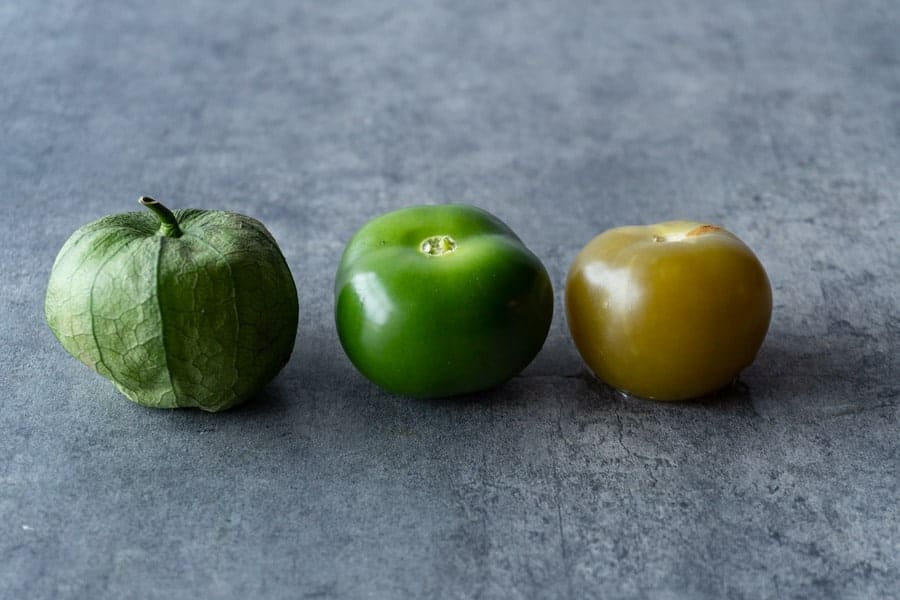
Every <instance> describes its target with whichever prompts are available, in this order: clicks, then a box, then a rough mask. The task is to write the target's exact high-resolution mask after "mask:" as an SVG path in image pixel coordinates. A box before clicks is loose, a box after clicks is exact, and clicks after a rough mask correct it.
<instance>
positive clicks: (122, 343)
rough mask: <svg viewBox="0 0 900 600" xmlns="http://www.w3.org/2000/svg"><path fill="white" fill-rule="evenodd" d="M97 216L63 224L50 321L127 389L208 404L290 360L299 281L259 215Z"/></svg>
mask: <svg viewBox="0 0 900 600" xmlns="http://www.w3.org/2000/svg"><path fill="white" fill-rule="evenodd" d="M140 202H141V204H142V205H143V206H144V207H146V208H147V209H148V210H145V211H142V212H130V213H123V214H118V215H111V216H108V217H104V218H102V219H100V220H99V221H94V222H93V223H89V224H87V225H85V226H84V227H82V228H81V229H79V230H78V231H76V232H75V233H74V234H72V237H70V238H69V240H68V241H67V242H66V243H65V245H64V246H63V248H62V250H60V251H59V255H58V256H57V257H56V262H55V263H54V265H53V270H52V271H51V273H50V283H49V284H48V286H47V298H46V301H45V304H44V312H45V315H46V318H47V323H48V324H49V325H50V329H52V330H53V333H54V334H55V335H56V337H57V338H58V339H59V341H60V343H61V344H62V345H63V347H64V348H65V349H66V350H67V351H68V352H69V353H70V354H72V355H73V356H74V357H75V358H77V359H78V360H80V361H81V362H83V363H84V364H86V365H87V366H89V367H90V368H92V369H94V370H95V371H97V372H98V373H100V374H101V375H103V376H104V377H106V378H107V379H110V380H111V381H112V382H113V383H114V384H115V386H116V387H117V388H118V389H119V391H121V392H122V393H123V394H125V395H126V396H127V397H128V398H129V399H131V400H133V401H134V402H137V403H138V404H142V405H144V406H149V407H154V408H180V407H197V408H201V409H203V410H206V411H210V412H215V411H220V410H224V409H226V408H230V407H231V406H234V405H235V404H238V403H240V402H243V401H244V400H247V399H248V398H249V397H250V396H252V395H253V394H254V393H255V392H256V391H257V390H259V389H260V388H261V387H263V386H264V385H265V384H266V383H267V382H268V381H269V380H270V379H272V377H274V376H275V374H276V373H278V371H279V370H280V369H281V367H282V366H284V364H285V363H286V362H287V360H288V357H290V355H291V350H292V349H293V347H294V337H295V336H296V333H297V315H298V307H297V289H296V288H295V287H294V280H293V278H292V277H291V271H290V269H289V268H288V266H287V263H286V262H285V260H284V256H282V254H281V250H280V249H279V248H278V244H276V243H275V240H274V239H273V238H272V235H271V234H270V233H269V232H268V231H267V230H266V228H265V227H264V226H263V224H262V223H260V222H259V221H257V220H256V219H252V218H250V217H246V216H244V215H239V214H235V213H231V212H225V211H220V210H195V209H186V210H176V211H174V212H173V211H170V210H169V209H167V208H165V207H164V206H163V205H161V204H160V203H159V202H157V201H156V200H153V199H152V198H147V197H143V198H141V199H140Z"/></svg>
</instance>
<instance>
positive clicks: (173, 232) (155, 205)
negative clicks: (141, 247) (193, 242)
mask: <svg viewBox="0 0 900 600" xmlns="http://www.w3.org/2000/svg"><path fill="white" fill-rule="evenodd" d="M138 202H140V203H141V204H143V205H144V206H146V207H147V208H149V209H150V210H151V211H153V214H155V215H156V216H157V218H158V219H159V234H160V235H165V236H168V237H176V238H177V237H181V234H182V231H181V227H179V226H178V219H176V218H175V215H174V214H173V213H172V211H171V210H169V209H168V208H166V207H165V206H163V205H162V204H160V203H159V202H157V201H156V200H154V199H153V198H151V197H149V196H141V197H140V198H138Z"/></svg>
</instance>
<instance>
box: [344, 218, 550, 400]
mask: <svg viewBox="0 0 900 600" xmlns="http://www.w3.org/2000/svg"><path fill="white" fill-rule="evenodd" d="M334 289H335V321H336V324H337V331H338V336H339V338H340V341H341V345H342V346H343V348H344V351H345V352H346V353H347V356H348V357H349V358H350V360H351V361H352V362H353V364H354V365H355V366H356V367H357V368H358V369H359V370H360V372H362V374H363V375H365V376H366V377H368V378H369V379H370V380H372V381H373V382H375V383H376V384H378V385H379V386H381V387H382V388H384V389H385V390H388V391H390V392H394V393H397V394H402V395H407V396H414V397H422V398H427V397H441V396H453V395H457V394H466V393H469V392H475V391H478V390H484V389H486V388H490V387H493V386H496V385H498V384H500V383H503V382H504V381H506V380H507V379H509V378H510V377H512V376H514V375H516V374H517V373H519V372H520V371H521V370H522V369H524V368H525V367H526V366H527V365H528V364H529V363H530V362H531V361H532V359H534V357H535V356H536V355H537V353H538V351H539V350H540V349H541V347H542V346H543V344H544V340H545V339H546V337H547V332H548V330H549V328H550V321H551V319H552V317H553V289H552V286H551V284H550V278H549V276H548V275H547V271H546V269H545V268H544V266H543V265H542V264H541V261H540V260H538V258H537V257H536V256H535V255H534V254H532V252H531V251H529V250H528V248H526V247H525V245H524V244H523V243H522V241H521V240H520V239H519V238H518V237H517V236H516V234H515V233H513V231H512V230H511V229H510V228H509V227H508V226H507V225H506V224H504V223H503V222H502V221H500V219H498V218H497V217H495V216H493V215H491V214H490V213H488V212H486V211H484V210H481V209H479V208H476V207H474V206H468V205H462V204H450V205H432V206H414V207H409V208H404V209H401V210H397V211H394V212H390V213H387V214H384V215H382V216H380V217H377V218H376V219H374V220H372V221H370V222H369V223H367V224H366V225H364V226H363V227H362V228H361V229H360V230H359V231H357V232H356V234H355V235H354V236H353V238H352V239H351V240H350V242H349V243H348V244H347V247H346V249H345V250H344V254H343V256H342V258H341V262H340V267H339V268H338V272H337V278H336V281H335V287H334Z"/></svg>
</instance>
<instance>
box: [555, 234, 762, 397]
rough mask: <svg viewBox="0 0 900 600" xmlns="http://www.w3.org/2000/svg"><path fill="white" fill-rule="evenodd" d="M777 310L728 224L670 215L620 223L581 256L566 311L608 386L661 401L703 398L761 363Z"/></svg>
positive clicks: (750, 255) (577, 338)
mask: <svg viewBox="0 0 900 600" xmlns="http://www.w3.org/2000/svg"><path fill="white" fill-rule="evenodd" d="M771 314H772V290H771V287H770V286H769V279H768V277H767V276H766V272H765V269H763V266H762V264H760V262H759V260H758V259H757V258H756V256H755V255H754V254H753V252H752V251H751V250H750V248H748V247H747V246H746V245H745V244H744V243H743V242H742V241H741V240H740V239H738V238H737V236H735V235H734V234H732V233H730V232H728V231H726V230H725V229H723V228H721V227H717V226H714V225H708V224H703V223H695V222H691V221H670V222H666V223H659V224H656V225H649V226H646V227H619V228H616V229H611V230H609V231H607V232H605V233H603V234H601V235H599V236H597V237H596V238H594V239H593V240H591V242H589V243H588V244H587V245H586V246H585V247H584V248H583V249H582V250H581V252H580V253H579V254H578V256H577V257H576V258H575V261H574V263H573V264H572V267H571V269H570V271H569V275H568V279H567V282H566V316H567V320H568V324H569V329H570V331H571V332H572V337H573V339H574V340H575V345H576V346H577V347H578V350H579V352H580V353H581V356H582V357H583V358H584V361H585V362H586V363H587V365H588V366H589V367H590V368H591V370H592V371H593V372H594V373H595V374H596V375H597V376H598V377H599V378H600V379H602V380H604V381H605V382H607V383H608V384H609V385H611V386H613V387H615V388H618V389H620V390H622V391H624V392H627V393H629V394H633V395H636V396H642V397H646V398H653V399H656V400H685V399H688V398H695V397H699V396H703V395H706V394H709V393H711V392H714V391H716V390H718V389H719V388H722V387H724V386H725V385H727V384H728V383H730V382H731V381H733V380H734V379H735V378H736V377H737V376H738V374H739V373H740V372H741V370H743V369H744V368H745V367H747V366H748V365H750V363H751V362H753V359H754V358H755V357H756V353H757V351H758V350H759V347H760V345H761V344H762V341H763V338H765V335H766V331H767V330H768V327H769V319H770V317H771Z"/></svg>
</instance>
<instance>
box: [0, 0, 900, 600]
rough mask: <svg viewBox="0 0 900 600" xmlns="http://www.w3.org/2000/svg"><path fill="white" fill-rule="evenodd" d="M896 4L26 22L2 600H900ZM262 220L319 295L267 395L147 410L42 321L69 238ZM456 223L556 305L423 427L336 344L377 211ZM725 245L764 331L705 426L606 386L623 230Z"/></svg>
mask: <svg viewBox="0 0 900 600" xmlns="http://www.w3.org/2000/svg"><path fill="white" fill-rule="evenodd" d="M898 31H900V5H898V4H897V3H896V2H894V1H893V0H883V1H880V2H879V1H863V2H859V1H849V0H847V1H836V0H809V1H797V2H782V1H780V0H762V1H755V0H754V1H750V0H746V1H744V2H720V1H718V0H698V1H688V0H681V1H674V2H663V1H659V2H632V1H624V0H623V1H621V2H588V1H584V2H579V1H572V2H568V1H565V2H483V1H468V0H462V1H460V0H453V1H440V2H437V1H435V2H432V1H426V2H419V3H402V2H385V1H380V0H379V1H349V0H346V1H344V0H339V1H336V2H328V3H326V2H291V1H287V0H285V1H275V0H273V1H268V2H249V1H243V0H233V1H229V2H211V1H201V0H187V1H185V0H182V1H179V2H170V1H163V2H132V1H129V2H116V3H100V2H77V1H74V0H72V1H51V2H40V3H39V2H27V1H25V0H19V1H7V2H4V3H2V5H0V81H2V85H0V128H2V135H0V194H2V199H0V202H2V203H0V206H2V215H0V217H2V218H0V260H2V278H0V290H2V294H0V339H2V340H3V341H4V351H3V352H2V354H0V390H2V410H0V598H3V599H26V598H29V599H32V598H40V599H43V598H55V599H59V598H91V599H103V598H167V599H181V598H185V599H187V598H191V599H193V598H589V597H593V598H692V599H696V598H724V597H728V598H842V599H843V598H879V597H898V596H900V592H898V589H900V511H898V492H900V485H898V474H900V463H898V460H900V459H898V447H900V443H898V440H900V434H898V410H900V409H898V406H900V375H898V373H900V314H898V313H900V310H898V295H900V279H898V272H900V258H898V254H900V252H898V249H900V243H898V232H900V35H898ZM140 194H149V195H153V196H155V197H157V198H159V199H160V200H163V201H166V202H168V203H169V204H170V205H171V206H173V207H175V206H181V207H186V206H194V207H200V208H221V209H230V210H235V211H238V212H243V213H246V214H249V215H252V216H254V217H257V218H259V219H261V220H263V221H264V222H265V223H266V224H267V225H268V226H269V228H270V229H271V231H272V232H273V233H274V235H275V236H276V238H277V239H278V240H279V242H280V243H281V245H282V248H283V250H284V252H285V254H286V256H287V258H288V261H289V263H290V265H291V267H292V268H293V271H294V275H295V277H296V280H297V284H298V288H299V293H300V302H301V313H302V314H301V325H300V330H299V333H298V338H297V347H296V350H295V354H294V357H293V359H292V361H291V362H290V364H289V365H288V367H287V368H286V369H285V370H284V371H283V372H282V373H281V375H280V376H279V377H278V378H277V379H276V380H275V381H274V382H273V383H272V384H271V385H270V386H269V387H268V388H267V389H266V390H265V391H264V392H263V393H262V394H261V395H260V397H259V398H258V399H257V400H256V401H255V402H253V403H252V404H250V405H247V406H245V407H243V408H240V409H238V410H235V411H233V412H229V413H225V414H218V415H210V414H204V413H201V412H198V411H181V412H159V411H153V410H148V409H144V408H141V407H139V406H136V405H133V404H131V403H129V402H128V401H126V400H125V399H124V398H123V397H122V396H120V395H119V394H118V393H116V391H115V390H114V389H113V387H112V386H111V385H110V384H109V383H108V382H106V381H105V380H103V379H102V378H100V377H99V376H96V375H95V374H93V373H92V372H90V371H89V370H87V369H86V368H85V367H83V366H82V365H80V364H79V363H78V362H76V361H75V360H74V359H72V358H71V357H69V356H68V355H67V354H65V353H64V352H63V350H62V349H61V348H60V347H59V345H58V344H57V343H56V341H55V340H54V338H53V337H52V335H51V333H50V331H49V330H48V329H47V327H46V326H45V324H44V322H43V318H42V301H43V293H44V289H45V283H46V280H47V276H48V273H49V269H50V266H51V263H52V260H53V258H54V256H55V254H56V252H57V251H58V249H59V247H60V246H61V245H62V243H63V242H64V241H65V239H66V238H67V237H68V235H69V234H70V233H71V232H72V231H74V230H75V229H76V228H77V227H79V226H80V225H82V224H84V223H86V222H88V221H91V220H94V219H96V218H99V217H100V216H103V215H106V214H109V213H114V212H121V211H126V210H135V209H136V208H137V205H136V204H135V200H136V198H137V197H138V196H139V195H140ZM449 201H461V202H470V203H475V204H478V205H479V206H482V207H484V208H486V209H488V210H490V211H492V212H494V213H495V214H497V215H498V216H500V217H501V218H502V219H504V220H506V221H507V222H508V223H509V224H510V225H511V226H512V227H513V228H514V229H516V231H518V232H519V233H520V235H521V237H522V238H523V239H524V240H525V241H526V243H527V244H528V245H529V246H530V247H531V248H532V249H533V250H534V251H535V252H536V253H537V254H538V255H539V256H541V257H542V258H543V259H544V260H545V263H546V265H547V267H548V270H549V271H550V273H551V275H552V278H553V281H554V285H555V286H556V289H557V301H558V302H557V310H556V314H555V320H554V324H553V327H552V330H551V333H550V337H549V339H548V340H547V343H546V346H545V347H544V349H543V351H542V352H541V354H540V355H539V356H538V358H537V359H536V360H535V362H534V363H533V364H532V365H531V366H530V367H529V368H528V369H527V370H526V371H525V372H524V373H523V374H522V375H521V376H520V377H517V378H515V379H514V380H512V381H511V382H510V383H509V384H507V385H506V386H504V387H502V388H501V389H498V390H495V391H493V392H490V393H485V394H481V395H478V396H475V397H472V398H467V399H464V400H449V401H428V402H422V401H412V400H408V399H404V398H398V397H392V396H390V395H387V394H384V393H382V392H380V391H379V390H377V389H375V388H374V387H373V386H372V385H370V384H369V383H368V382H367V381H365V380H364V379H362V377H361V376H360V375H359V374H357V373H356V372H355V371H354V369H353V368H352V366H351V365H350V363H349V362H348V361H347V359H346V358H345V356H344V355H343V353H342V351H341V349H340V346H339V344H338V341H337V338H336V335H335V330H334V326H333V324H332V313H331V311H332V291H331V286H332V278H333V275H334V271H335V269H336V266H337V261H338V257H339V253H340V251H341V249H342V247H343V244H344V243H345V242H346V240H347V239H348V238H349V236H350V235H351V234H352V232H353V231H354V230H355V229H356V228H357V227H359V226H360V225H361V224H362V223H364V222H365V221H366V220H367V219H369V218H371V217H373V216H375V215H377V214H379V213H381V212H383V211H386V210H389V209H393V208H398V207H401V206H405V205H408V204H414V203H423V202H449ZM674 217H686V218H695V219H700V220H709V221H714V222H718V223H722V224H723V225H725V226H727V227H728V228H730V229H732V230H733V231H735V232H736V233H738V234H739V235H740V236H742V237H743V238H744V239H745V240H746V241H747V242H748V243H749V244H750V245H751V246H752V247H753V248H754V249H755V250H756V251H757V253H758V255H759V256H760V258H761V259H762V261H763V262H764V264H765V265H766V266H767V268H768V270H769V273H770V276H771V279H772V282H773V286H774V293H775V312H774V318H773V322H772V327H771V330H770V333H769V336H768V338H767V340H766V343H765V345H764V347H763V349H762V351H761V353H760V355H759V357H758V360H757V362H756V363H755V364H754V365H753V366H752V367H751V368H750V369H748V370H747V371H746V372H745V374H744V376H743V383H742V385H741V386H739V387H738V388H736V389H735V390H732V391H731V392H729V393H727V394H725V395H723V396H721V397H719V398H716V399H714V400H711V401H706V402H702V403H694V404H678V405H670V404H655V403H650V402H646V401H635V400H626V399H623V398H620V397H618V396H617V395H616V394H615V393H613V392H612V391H611V390H609V389H608V388H606V387H604V386H603V385H602V384H600V383H598V382H596V381H593V380H592V379H591V378H590V377H589V376H588V375H587V373H586V372H585V369H584V368H583V366H582V364H581V362H580V360H579V357H578V355H577V354H576V352H575V350H574V347H573V345H572V343H571V342H570V339H569V337H568V334H567V330H566V325H565V319H564V314H563V311H562V310H561V304H560V303H559V301H560V300H561V298H562V295H561V289H562V285H563V281H564V277H565V273H566V270H567V268H568V264H569V262H570V261H571V259H572V258H573V257H574V255H575V253H576V252H577V250H578V249H579V247H580V246H581V245H582V244H583V243H585V242H586V241H587V240H588V239H590V238H591V237H592V236H593V235H595V234H596V233H598V232H600V231H601V230H603V229H606V228H608V227H611V226H614V225H620V224H626V223H645V222H654V221H659V220H663V219H669V218H674Z"/></svg>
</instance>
